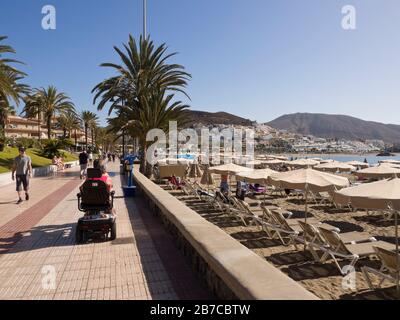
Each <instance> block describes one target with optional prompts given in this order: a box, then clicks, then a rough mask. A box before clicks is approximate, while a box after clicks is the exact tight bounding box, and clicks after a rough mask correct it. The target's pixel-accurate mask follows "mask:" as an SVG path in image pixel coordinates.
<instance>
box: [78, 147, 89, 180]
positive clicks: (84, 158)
mask: <svg viewBox="0 0 400 320" xmlns="http://www.w3.org/2000/svg"><path fill="white" fill-rule="evenodd" d="M88 160H89V155H88V154H87V153H86V150H83V151H82V152H81V153H80V154H79V165H80V167H81V173H80V178H81V179H83V176H86V170H87V166H88Z"/></svg>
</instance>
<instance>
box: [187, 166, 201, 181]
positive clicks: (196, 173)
mask: <svg viewBox="0 0 400 320" xmlns="http://www.w3.org/2000/svg"><path fill="white" fill-rule="evenodd" d="M202 175H203V173H202V172H201V169H200V166H199V164H198V163H195V162H194V163H191V164H190V168H189V178H195V179H196V178H200V177H201V176H202Z"/></svg>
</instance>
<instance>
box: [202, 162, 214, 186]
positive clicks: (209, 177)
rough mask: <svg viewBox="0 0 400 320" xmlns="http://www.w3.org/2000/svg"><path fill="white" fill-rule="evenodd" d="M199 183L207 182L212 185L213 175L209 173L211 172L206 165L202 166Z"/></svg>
mask: <svg viewBox="0 0 400 320" xmlns="http://www.w3.org/2000/svg"><path fill="white" fill-rule="evenodd" d="M200 183H201V184H207V185H210V184H211V185H213V184H214V179H213V176H212V174H211V172H210V170H209V166H208V165H207V166H206V167H205V168H204V171H203V175H202V177H201V180H200Z"/></svg>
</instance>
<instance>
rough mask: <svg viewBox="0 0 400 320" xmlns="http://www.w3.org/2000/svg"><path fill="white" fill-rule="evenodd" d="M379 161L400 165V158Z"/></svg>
mask: <svg viewBox="0 0 400 320" xmlns="http://www.w3.org/2000/svg"><path fill="white" fill-rule="evenodd" d="M379 163H391V164H397V165H400V161H399V160H381V161H379Z"/></svg>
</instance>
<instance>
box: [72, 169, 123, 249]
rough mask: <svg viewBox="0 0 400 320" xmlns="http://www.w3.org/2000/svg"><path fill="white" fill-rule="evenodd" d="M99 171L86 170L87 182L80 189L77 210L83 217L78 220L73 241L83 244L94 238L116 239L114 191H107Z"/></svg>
mask: <svg viewBox="0 0 400 320" xmlns="http://www.w3.org/2000/svg"><path fill="white" fill-rule="evenodd" d="M101 176H102V173H101V171H100V169H87V180H86V181H85V182H84V183H83V184H82V186H81V187H80V193H78V194H77V196H78V209H79V211H82V212H84V213H85V214H84V216H83V217H81V218H80V219H79V220H78V223H77V226H76V233H75V237H76V238H75V239H76V242H77V243H83V242H86V241H87V240H89V239H90V238H92V237H94V236H100V237H102V238H103V239H104V240H107V239H110V240H115V239H116V237H117V225H116V217H115V215H114V214H113V211H114V208H113V206H114V194H115V192H114V191H111V192H110V191H109V190H108V187H107V184H106V183H105V182H104V181H101V180H100V178H101Z"/></svg>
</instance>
